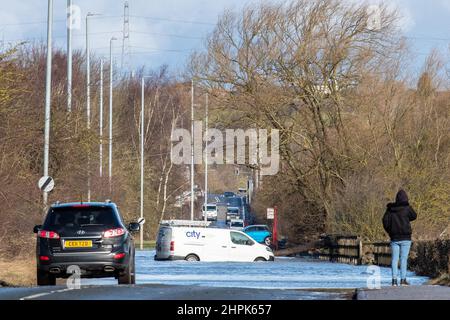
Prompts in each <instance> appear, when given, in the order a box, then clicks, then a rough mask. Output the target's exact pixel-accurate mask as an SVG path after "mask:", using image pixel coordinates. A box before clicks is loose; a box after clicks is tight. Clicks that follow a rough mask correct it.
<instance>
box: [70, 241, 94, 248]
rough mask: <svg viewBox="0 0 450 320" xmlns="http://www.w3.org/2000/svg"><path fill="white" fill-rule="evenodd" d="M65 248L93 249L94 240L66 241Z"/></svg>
mask: <svg viewBox="0 0 450 320" xmlns="http://www.w3.org/2000/svg"><path fill="white" fill-rule="evenodd" d="M64 247H65V248H92V240H81V241H80V240H77V241H72V240H69V241H64Z"/></svg>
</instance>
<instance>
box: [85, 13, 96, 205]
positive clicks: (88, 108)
mask: <svg viewBox="0 0 450 320" xmlns="http://www.w3.org/2000/svg"><path fill="white" fill-rule="evenodd" d="M93 16H98V14H94V13H90V12H89V13H88V14H87V15H86V115H87V129H88V130H89V129H91V48H90V45H89V18H90V17H93ZM87 168H88V169H87V170H88V196H87V198H88V202H91V154H90V151H89V152H88V163H87Z"/></svg>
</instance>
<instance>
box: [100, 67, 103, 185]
mask: <svg viewBox="0 0 450 320" xmlns="http://www.w3.org/2000/svg"><path fill="white" fill-rule="evenodd" d="M103 63H104V62H103V58H101V59H100V103H99V104H100V105H99V109H100V112H99V130H100V155H99V158H100V172H99V174H100V178H103ZM102 187H103V182H102ZM102 191H103V188H102Z"/></svg>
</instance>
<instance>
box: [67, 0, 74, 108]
mask: <svg viewBox="0 0 450 320" xmlns="http://www.w3.org/2000/svg"><path fill="white" fill-rule="evenodd" d="M72 10H73V9H72V0H67V111H68V112H72Z"/></svg>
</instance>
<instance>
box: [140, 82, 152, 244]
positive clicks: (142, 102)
mask: <svg viewBox="0 0 450 320" xmlns="http://www.w3.org/2000/svg"><path fill="white" fill-rule="evenodd" d="M146 78H150V76H142V83H141V89H142V92H141V130H140V138H141V199H140V200H141V207H140V213H141V221H144V220H143V219H144V140H145V135H144V114H145V113H144V111H145V79H146ZM139 245H140V248H141V250H143V249H144V228H143V224H141V229H140V241H139Z"/></svg>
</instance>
